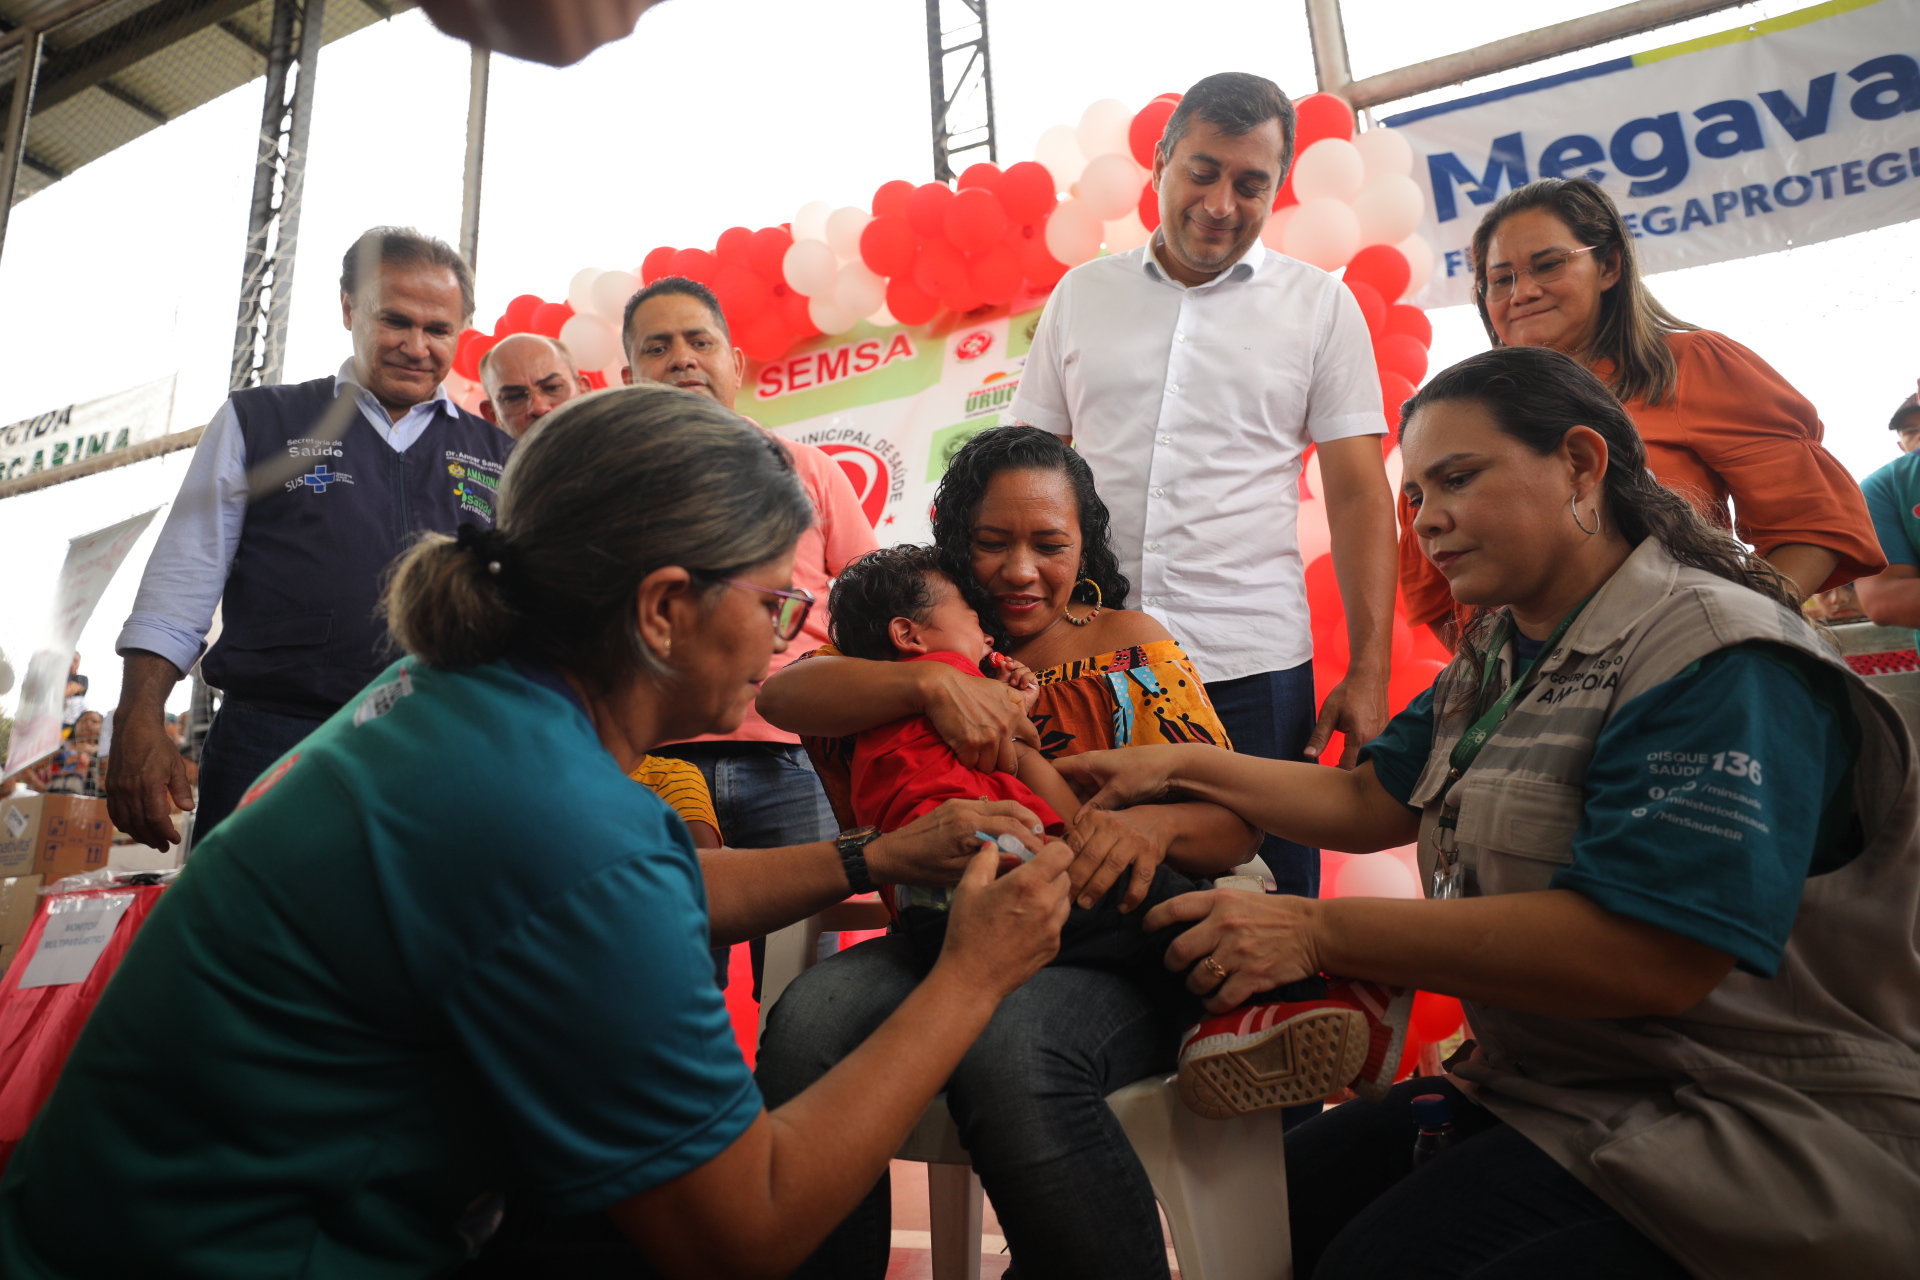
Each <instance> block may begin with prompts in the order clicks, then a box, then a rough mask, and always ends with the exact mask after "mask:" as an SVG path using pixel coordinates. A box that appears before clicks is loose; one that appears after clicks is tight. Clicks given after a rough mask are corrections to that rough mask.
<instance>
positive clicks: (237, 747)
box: [193, 699, 326, 844]
mask: <svg viewBox="0 0 1920 1280" xmlns="http://www.w3.org/2000/svg"><path fill="white" fill-rule="evenodd" d="M324 723H326V722H325V721H324V720H318V719H315V720H309V719H307V718H306V717H305V716H283V715H281V714H280V713H279V712H277V711H262V710H261V709H260V708H258V707H254V706H249V705H247V704H246V703H244V702H235V701H233V700H232V699H228V700H227V701H225V702H223V703H221V704H220V710H219V713H218V714H216V715H215V716H214V717H213V726H212V727H211V728H209V729H208V730H207V740H206V742H205V743H203V744H202V745H201V747H200V798H199V801H198V802H197V803H196V804H195V805H194V811H193V842H194V843H195V844H199V843H200V841H201V840H203V839H205V838H206V835H207V833H208V832H210V831H212V830H213V829H214V828H215V827H217V826H219V825H220V822H221V821H222V820H223V819H224V818H225V817H226V816H227V815H228V814H230V813H232V812H233V811H234V809H235V808H236V807H238V805H239V804H240V798H241V797H242V796H244V795H246V794H247V788H248V787H251V786H252V785H253V784H254V780H255V779H257V778H258V777H259V776H260V775H261V774H263V773H265V772H266V771H267V770H268V769H270V768H272V767H273V764H274V762H275V761H276V760H278V759H279V758H280V757H281V756H284V755H285V754H287V752H289V751H291V750H293V749H294V748H295V747H297V746H299V745H300V742H301V740H302V739H304V738H305V737H306V736H307V735H308V734H310V733H312V732H313V731H314V730H315V729H318V728H319V727H320V726H321V725H322V724H324Z"/></svg>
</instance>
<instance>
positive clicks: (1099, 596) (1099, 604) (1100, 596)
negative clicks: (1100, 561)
mask: <svg viewBox="0 0 1920 1280" xmlns="http://www.w3.org/2000/svg"><path fill="white" fill-rule="evenodd" d="M1080 582H1084V583H1086V584H1087V585H1088V586H1090V587H1092V588H1093V612H1092V613H1090V614H1088V615H1087V616H1086V617H1084V618H1076V617H1074V616H1073V615H1072V614H1070V613H1068V612H1067V606H1066V605H1061V606H1060V616H1061V617H1063V618H1065V619H1066V620H1067V621H1068V622H1070V623H1072V624H1073V625H1074V626H1076V627H1084V626H1086V625H1087V624H1088V623H1089V622H1092V621H1093V620H1094V619H1095V618H1097V617H1099V616H1100V610H1101V609H1102V608H1104V607H1105V606H1106V603H1107V597H1106V595H1105V594H1104V593H1103V592H1102V591H1101V590H1100V584H1099V583H1097V582H1095V581H1094V580H1093V579H1092V578H1082V579H1080ZM1080 582H1076V583H1074V584H1073V585H1074V586H1075V587H1076V588H1077V587H1079V585H1080ZM1068 599H1069V601H1071V599H1072V596H1068Z"/></svg>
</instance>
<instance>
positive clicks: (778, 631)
mask: <svg viewBox="0 0 1920 1280" xmlns="http://www.w3.org/2000/svg"><path fill="white" fill-rule="evenodd" d="M719 581H721V582H724V583H726V584H727V585H728V586H730V587H745V588H746V589H747V590H749V591H758V592H760V593H761V594H763V595H769V596H778V597H779V599H780V607H779V608H777V609H775V610H774V613H773V633H774V634H775V635H777V636H779V637H780V638H781V639H782V640H791V639H793V638H794V637H795V636H797V635H799V634H800V628H802V627H804V626H806V625H807V615H808V614H809V613H812V612H813V593H812V592H809V591H783V590H781V589H780V588H779V587H763V586H761V585H760V584H759V583H757V582H748V581H746V580H745V579H744V578H721V579H719Z"/></svg>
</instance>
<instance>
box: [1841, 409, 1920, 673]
mask: <svg viewBox="0 0 1920 1280" xmlns="http://www.w3.org/2000/svg"><path fill="white" fill-rule="evenodd" d="M1887 429H1888V430H1890V431H1892V432H1893V433H1894V436H1895V438H1896V439H1898V440H1899V442H1900V456H1899V457H1898V458H1895V459H1894V460H1893V461H1892V462H1889V463H1888V464H1887V465H1886V466H1884V467H1882V468H1880V469H1879V470H1878V471H1876V472H1874V473H1873V474H1872V475H1870V476H1868V477H1867V478H1866V479H1865V480H1862V481H1861V482H1860V492H1861V493H1863V494H1864V495H1866V499H1867V513H1868V514H1869V515H1871V516H1872V517H1873V531H1874V532H1875V533H1876V534H1878V535H1879V536H1880V552H1881V554H1882V555H1884V556H1886V558H1887V567H1886V568H1885V569H1882V570H1881V571H1880V572H1879V573H1876V574H1874V575H1873V576H1872V577H1871V578H1861V579H1860V580H1859V581H1857V582H1855V583H1854V591H1855V592H1856V593H1857V594H1858V595H1859V597H1860V607H1861V608H1863V609H1865V610H1866V611H1867V616H1868V617H1869V618H1871V619H1873V620H1874V621H1875V622H1877V623H1879V624H1880V625H1881V626H1883V627H1912V628H1914V629H1915V633H1916V636H1917V637H1920V448H1916V447H1915V445H1916V442H1920V396H1908V397H1907V398H1906V399H1905V400H1904V401H1902V402H1901V404H1900V407H1899V408H1898V409H1895V410H1894V411H1893V418H1892V419H1891V420H1890V421H1889V422H1888V423H1887Z"/></svg>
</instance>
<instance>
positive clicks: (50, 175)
mask: <svg viewBox="0 0 1920 1280" xmlns="http://www.w3.org/2000/svg"><path fill="white" fill-rule="evenodd" d="M20 163H21V164H22V165H23V166H25V167H26V168H28V169H31V170H33V171H34V172H35V173H37V174H39V175H40V176H41V177H43V178H45V179H46V180H47V181H48V182H58V181H60V179H62V178H64V177H66V176H67V171H66V170H65V169H62V168H59V167H58V166H56V165H53V164H50V163H48V162H47V161H45V160H42V159H41V158H40V157H38V156H36V155H34V154H33V152H31V151H29V152H27V153H26V154H25V155H23V156H21V157H20Z"/></svg>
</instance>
